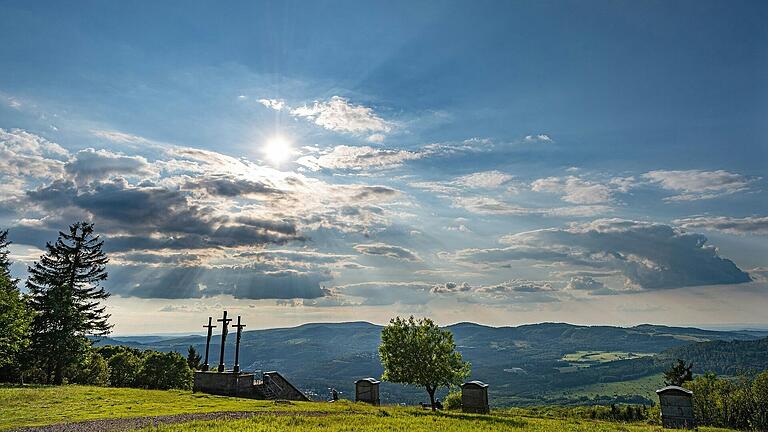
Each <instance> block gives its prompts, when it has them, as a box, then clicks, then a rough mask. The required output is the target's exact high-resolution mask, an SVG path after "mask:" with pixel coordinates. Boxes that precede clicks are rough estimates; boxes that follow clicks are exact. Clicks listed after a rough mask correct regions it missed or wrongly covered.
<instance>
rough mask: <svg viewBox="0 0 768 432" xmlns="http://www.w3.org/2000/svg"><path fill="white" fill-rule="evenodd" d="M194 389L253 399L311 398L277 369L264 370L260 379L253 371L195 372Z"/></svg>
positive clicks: (300, 399)
mask: <svg viewBox="0 0 768 432" xmlns="http://www.w3.org/2000/svg"><path fill="white" fill-rule="evenodd" d="M192 391H194V392H201V393H208V394H214V395H219V396H233V397H242V398H251V399H285V400H293V401H309V400H310V399H309V398H308V397H307V396H306V395H305V394H304V393H302V392H301V390H299V389H297V388H296V387H295V386H294V385H293V384H291V383H290V382H289V381H288V380H287V379H285V377H283V376H282V375H281V374H280V373H278V372H275V371H272V372H264V373H263V374H262V376H261V379H258V380H257V379H256V375H255V374H253V373H243V372H239V373H235V372H232V371H226V372H212V371H208V372H195V381H194V385H193V386H192Z"/></svg>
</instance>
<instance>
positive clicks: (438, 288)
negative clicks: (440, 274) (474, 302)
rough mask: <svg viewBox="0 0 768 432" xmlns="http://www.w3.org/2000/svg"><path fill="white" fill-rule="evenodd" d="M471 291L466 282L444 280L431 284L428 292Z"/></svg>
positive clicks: (450, 292) (451, 292)
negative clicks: (444, 281) (441, 282)
mask: <svg viewBox="0 0 768 432" xmlns="http://www.w3.org/2000/svg"><path fill="white" fill-rule="evenodd" d="M469 291H472V287H471V286H470V285H469V284H468V283H466V282H463V283H460V284H459V283H456V282H446V283H444V284H438V285H435V286H433V287H432V288H431V289H430V290H429V292H431V293H433V294H453V293H459V292H469Z"/></svg>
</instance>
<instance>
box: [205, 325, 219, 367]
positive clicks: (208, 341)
mask: <svg viewBox="0 0 768 432" xmlns="http://www.w3.org/2000/svg"><path fill="white" fill-rule="evenodd" d="M211 320H213V318H212V317H208V325H204V326H203V328H207V329H208V338H207V339H206V340H205V364H204V365H203V371H207V370H208V369H210V366H209V365H208V350H209V349H210V347H211V336H213V329H215V328H216V326H215V325H212V324H211Z"/></svg>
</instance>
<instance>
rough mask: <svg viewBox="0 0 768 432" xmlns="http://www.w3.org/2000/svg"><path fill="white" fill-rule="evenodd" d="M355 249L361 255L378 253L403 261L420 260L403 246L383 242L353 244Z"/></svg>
mask: <svg viewBox="0 0 768 432" xmlns="http://www.w3.org/2000/svg"><path fill="white" fill-rule="evenodd" d="M355 250H356V251H358V252H360V253H361V254H363V255H378V256H385V257H388V258H395V259H399V260H403V261H413V262H418V261H421V258H419V256H418V255H417V254H416V253H415V252H413V251H411V250H408V249H406V248H404V247H401V246H395V245H389V244H385V243H367V244H359V245H355Z"/></svg>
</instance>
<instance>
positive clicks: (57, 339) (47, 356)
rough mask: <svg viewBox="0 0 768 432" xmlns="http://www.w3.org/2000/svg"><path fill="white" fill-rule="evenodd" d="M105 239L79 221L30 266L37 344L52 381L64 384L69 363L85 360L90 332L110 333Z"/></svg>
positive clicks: (30, 292) (41, 364)
mask: <svg viewBox="0 0 768 432" xmlns="http://www.w3.org/2000/svg"><path fill="white" fill-rule="evenodd" d="M103 244H104V242H103V241H101V240H100V239H99V236H98V235H95V234H94V232H93V224H92V223H88V222H78V223H75V224H73V225H71V226H70V227H69V233H64V232H59V238H58V239H57V240H56V242H55V243H54V244H51V243H48V244H46V250H47V252H46V253H45V255H43V256H42V257H40V261H38V262H36V263H35V264H34V265H33V266H32V267H30V268H29V278H28V279H27V289H28V290H29V295H30V305H31V307H32V309H33V310H34V311H35V312H36V314H35V317H34V320H33V323H32V329H33V340H32V348H33V351H34V352H35V353H36V357H37V359H38V362H39V363H40V366H41V367H42V368H43V370H44V371H45V374H46V378H47V380H48V382H51V376H53V383H54V384H61V383H62V382H63V379H64V370H65V368H66V367H67V366H70V365H72V364H75V363H77V362H79V361H80V360H82V359H83V358H84V356H85V354H86V352H87V350H88V348H89V342H88V339H87V337H86V336H103V335H106V334H109V332H110V330H111V328H112V325H110V324H109V322H108V320H109V316H110V315H109V314H107V313H106V312H105V306H104V305H103V304H102V303H101V301H102V300H106V299H107V298H108V297H109V293H107V292H106V291H105V290H104V288H103V287H102V286H101V282H102V281H104V280H106V279H107V272H106V264H107V262H108V258H107V256H106V254H105V253H104V251H103V250H102V246H103Z"/></svg>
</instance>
